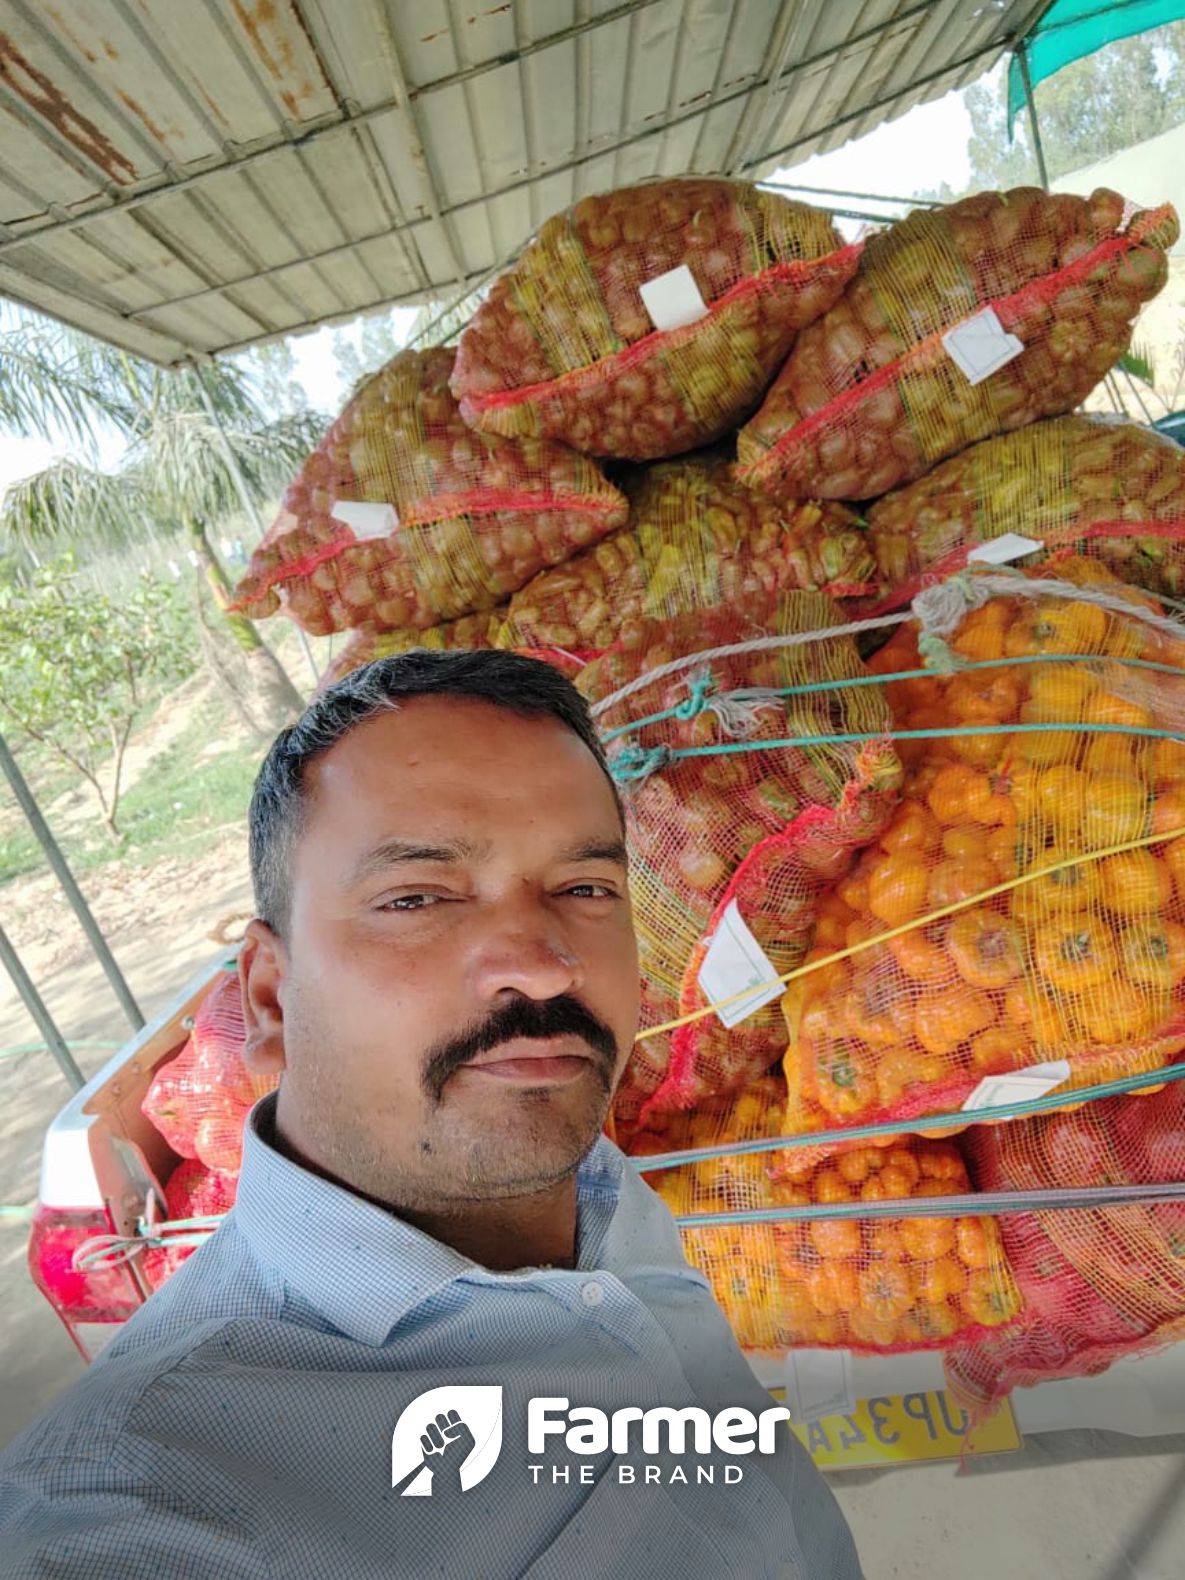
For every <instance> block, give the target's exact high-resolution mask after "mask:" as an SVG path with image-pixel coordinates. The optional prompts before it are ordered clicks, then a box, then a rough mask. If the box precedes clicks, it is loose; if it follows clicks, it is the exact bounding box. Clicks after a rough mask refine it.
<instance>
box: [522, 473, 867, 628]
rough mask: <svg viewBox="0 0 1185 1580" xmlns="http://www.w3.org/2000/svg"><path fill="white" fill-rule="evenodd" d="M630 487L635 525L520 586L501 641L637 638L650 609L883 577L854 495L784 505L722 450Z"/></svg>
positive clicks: (851, 593)
mask: <svg viewBox="0 0 1185 1580" xmlns="http://www.w3.org/2000/svg"><path fill="white" fill-rule="evenodd" d="M625 487H626V491H627V494H628V496H629V501H630V524H629V526H628V527H627V528H625V529H624V530H623V531H621V532H615V533H614V534H613V535H612V536H611V537H608V538H605V539H603V540H602V541H601V542H600V543H599V544H597V545H596V547H595V548H592V549H590V550H588V552H587V553H584V554H580V555H577V557H576V558H575V559H573V560H569V562H568V563H567V564H566V565H561V566H557V567H556V568H555V569H554V570H547V571H542V572H541V573H540V574H539V575H538V576H536V577H535V579H534V580H533V581H531V582H529V583H528V584H527V586H526V587H524V588H523V589H522V591H521V592H518V593H516V594H515V595H514V597H513V598H512V599H511V600H510V608H509V611H508V614H507V618H506V622H505V626H504V628H503V632H502V635H501V637H500V638H499V645H501V646H511V645H513V646H533V647H538V646H541V645H544V644H558V645H559V646H560V647H565V648H569V649H574V650H578V651H582V652H585V651H588V650H589V649H603V648H607V647H610V646H611V645H613V644H614V643H619V644H620V645H621V646H622V647H623V648H626V649H630V648H633V647H636V646H637V645H638V643H639V642H640V641H641V640H642V637H643V634H644V631H645V625H646V622H647V621H649V620H667V619H671V618H673V617H674V616H675V615H682V614H690V613H692V612H693V611H694V610H697V609H711V608H715V607H717V606H718V605H724V606H726V607H728V608H730V609H734V610H735V609H738V608H740V607H742V606H743V605H744V604H745V603H747V602H750V601H752V600H754V599H756V600H758V601H765V600H767V599H768V598H769V597H770V596H772V595H775V594H777V593H781V592H789V591H791V590H792V589H794V588H818V589H821V590H822V591H825V592H829V593H831V595H832V596H833V597H843V598H851V597H857V596H859V595H861V594H863V593H868V592H871V591H872V590H873V588H874V587H875V586H876V585H877V583H876V582H875V581H874V579H873V578H874V574H875V566H874V565H873V561H872V557H871V555H870V554H869V552H868V545H867V542H866V541H865V535H864V531H863V529H862V527H861V525H860V523H859V521H858V519H857V517H855V516H854V515H853V514H852V512H851V511H850V510H848V509H846V507H844V506H843V505H838V504H835V503H832V502H819V501H816V500H796V501H792V502H790V503H787V504H785V505H781V504H776V503H775V502H774V501H773V500H772V499H769V498H767V497H766V496H765V495H763V494H758V493H755V492H754V491H753V490H752V489H748V488H745V487H744V486H743V485H742V484H740V483H738V482H737V481H736V480H735V478H734V477H733V476H732V469H731V467H730V466H729V464H728V462H727V461H725V460H722V459H719V458H717V457H712V456H691V457H688V458H687V459H686V460H683V461H671V462H667V463H665V464H663V465H661V466H654V467H649V468H647V470H646V471H644V472H643V471H638V472H637V473H635V475H634V477H633V478H632V479H631V480H629V481H627V483H626V484H625Z"/></svg>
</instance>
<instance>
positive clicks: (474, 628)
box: [316, 609, 596, 696]
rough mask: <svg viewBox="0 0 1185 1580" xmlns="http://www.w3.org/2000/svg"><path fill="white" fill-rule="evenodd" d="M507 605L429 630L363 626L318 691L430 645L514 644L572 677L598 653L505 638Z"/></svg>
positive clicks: (450, 648) (444, 648)
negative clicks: (370, 666)
mask: <svg viewBox="0 0 1185 1580" xmlns="http://www.w3.org/2000/svg"><path fill="white" fill-rule="evenodd" d="M505 613H506V611H505V609H495V610H493V611H492V612H491V613H490V614H473V615H466V616H464V618H463V619H460V620H449V621H447V622H446V623H445V624H444V625H434V626H430V627H429V628H428V630H427V631H374V630H371V629H369V628H363V629H362V630H360V631H355V632H353V633H352V634H351V636H350V639H349V641H348V642H347V643H346V645H345V646H344V647H343V648H342V650H341V652H340V653H338V655H337V656H336V657H335V658H334V659H333V661H332V662H331V663H330V664H328V665H327V666H326V668H325V670H324V672H323V674H322V676H321V678H320V680H319V681H318V682H317V690H316V695H317V696H320V694H321V693H322V692H323V691H327V690H328V689H329V687H330V686H332V685H333V684H334V683H335V682H337V681H339V680H341V679H343V677H344V676H346V675H348V674H350V673H351V672H352V671H353V670H355V669H361V668H362V666H363V665H364V664H371V663H373V662H374V661H375V660H376V659H379V658H390V657H392V655H394V654H396V653H409V652H411V650H412V649H413V648H427V649H428V650H429V651H430V652H438V653H445V652H448V653H451V652H458V651H460V650H462V649H466V650H470V649H473V648H488V647H504V648H510V647H513V648H514V650H515V651H517V652H520V653H522V654H523V656H524V657H526V658H538V659H542V660H543V661H544V662H545V663H548V664H554V666H555V667H556V668H557V669H558V670H560V671H561V672H562V673H563V674H565V675H567V676H568V678H569V679H571V678H572V677H574V676H575V675H578V674H579V673H580V671H581V669H583V667H584V665H585V664H586V663H587V662H588V661H589V660H590V659H591V658H593V657H595V656H596V655H595V654H593V653H570V652H568V651H566V650H565V649H563V648H559V647H555V646H550V647H544V646H535V647H532V646H527V645H520V644H518V643H511V642H509V641H507V640H505V639H504V629H503V627H504V618H505Z"/></svg>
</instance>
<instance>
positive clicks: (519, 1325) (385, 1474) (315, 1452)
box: [0, 1097, 860, 1580]
mask: <svg viewBox="0 0 1185 1580" xmlns="http://www.w3.org/2000/svg"><path fill="white" fill-rule="evenodd" d="M274 1102H275V1100H274V1097H267V1098H264V1099H262V1100H261V1102H260V1103H259V1104H257V1105H256V1107H255V1109H254V1110H253V1112H252V1115H251V1119H250V1121H249V1123H248V1127H247V1133H246V1138H245V1148H244V1157H243V1172H242V1176H241V1179H240V1184H239V1191H238V1199H237V1201H236V1204H235V1207H234V1209H233V1211H232V1212H231V1213H230V1214H229V1216H228V1217H227V1219H226V1221H225V1223H224V1224H223V1225H222V1227H221V1228H220V1229H219V1230H218V1232H217V1233H216V1234H215V1235H214V1236H213V1237H212V1238H211V1240H210V1241H209V1242H208V1243H207V1244H205V1245H203V1246H202V1247H201V1248H200V1249H199V1250H198V1251H197V1252H196V1253H195V1254H194V1255H193V1256H191V1257H190V1258H189V1260H188V1261H187V1262H186V1263H185V1264H184V1265H183V1266H182V1267H181V1269H180V1270H179V1271H178V1272H177V1273H176V1274H175V1275H174V1276H173V1278H172V1279H170V1281H169V1282H168V1283H167V1284H166V1285H165V1286H164V1287H163V1289H161V1290H160V1291H159V1293H157V1294H155V1295H154V1296H153V1297H152V1299H151V1300H150V1301H149V1302H148V1303H147V1304H146V1305H145V1306H144V1307H143V1309H142V1310H140V1311H139V1312H137V1314H136V1315H135V1317H133V1318H132V1320H131V1321H130V1322H128V1323H127V1324H126V1326H125V1327H124V1328H123V1330H122V1331H121V1332H120V1334H119V1336H118V1337H117V1338H116V1339H115V1340H114V1342H113V1343H112V1344H111V1345H109V1346H108V1348H107V1349H106V1351H105V1352H104V1353H103V1354H102V1355H101V1356H100V1357H99V1358H98V1360H96V1361H95V1363H94V1364H93V1365H92V1366H91V1367H90V1369H89V1370H88V1372H87V1373H86V1375H85V1376H84V1377H83V1378H82V1379H81V1380H80V1381H79V1382H78V1383H77V1384H75V1386H74V1387H72V1388H70V1389H69V1390H68V1391H67V1392H66V1393H65V1394H64V1395H63V1396H62V1398H61V1399H60V1400H59V1401H58V1402H57V1403H56V1404H55V1406H54V1407H53V1408H52V1409H51V1410H50V1411H49V1413H48V1414H47V1415H45V1416H43V1417H42V1418H41V1419H40V1420H38V1421H36V1422H34V1423H33V1425H32V1426H30V1427H28V1428H27V1429H26V1430H25V1431H24V1432H22V1433H21V1434H20V1436H18V1437H17V1438H16V1439H15V1440H14V1441H13V1442H12V1443H11V1444H10V1445H9V1446H8V1448H7V1449H6V1450H5V1452H4V1453H3V1454H2V1455H0V1575H3V1576H4V1577H6V1580H32V1577H33V1576H44V1577H48V1576H53V1577H55V1580H198V1577H200V1580H273V1577H281V1576H282V1577H285V1580H288V1577H300V1580H306V1577H307V1580H348V1577H354V1576H357V1577H359V1580H362V1577H366V1580H369V1577H375V1580H378V1577H383V1580H388V1577H392V1576H396V1577H403V1576H409V1577H411V1576H414V1577H419V1576H435V1577H441V1580H454V1577H456V1580H512V1577H518V1576H530V1577H531V1580H543V1577H554V1580H561V1577H562V1580H583V1577H585V1576H591V1577H601V1576H611V1577H613V1580H618V1577H629V1576H638V1577H639V1580H641V1577H643V1576H645V1577H655V1580H665V1577H667V1576H673V1577H678V1580H698V1577H700V1576H718V1575H720V1576H723V1575H728V1576H738V1577H739V1576H743V1577H745V1580H757V1577H760V1576H773V1575H777V1576H793V1577H796V1580H850V1577H857V1576H858V1575H859V1573H860V1570H859V1565H858V1562H857V1559H856V1555H855V1551H854V1548H853V1545H852V1542H851V1538H850V1536H849V1534H848V1531H847V1527H846V1525H845V1524H844V1521H843V1518H842V1516H841V1514H840V1513H839V1510H838V1508H837V1507H836V1504H835V1501H834V1499H833V1497H832V1495H831V1493H830V1491H829V1489H828V1488H827V1487H826V1486H825V1485H824V1483H823V1481H822V1478H821V1477H820V1476H819V1474H818V1472H817V1471H816V1470H815V1468H814V1466H813V1465H812V1463H811V1461H810V1459H809V1458H808V1457H807V1455H806V1453H805V1451H804V1450H803V1449H802V1448H801V1447H800V1446H799V1444H798V1442H797V1440H796V1439H795V1438H794V1437H793V1435H792V1434H791V1433H790V1432H789V1430H788V1429H787V1428H786V1427H785V1426H784V1425H783V1426H780V1427H779V1428H778V1444H779V1446H778V1449H777V1452H776V1453H775V1454H772V1455H769V1454H767V1455H758V1454H752V1455H750V1456H748V1457H747V1458H733V1457H731V1456H728V1457H727V1462H728V1463H732V1464H734V1465H740V1466H742V1467H743V1479H742V1480H741V1482H740V1483H739V1484H733V1485H724V1484H723V1475H722V1467H723V1465H724V1463H725V1462H726V1456H723V1455H719V1454H715V1453H713V1454H712V1455H711V1456H703V1457H701V1456H697V1455H694V1454H688V1455H685V1456H683V1458H682V1459H681V1460H679V1461H678V1463H679V1464H681V1465H682V1466H684V1467H685V1468H686V1469H687V1478H688V1480H687V1485H683V1484H681V1483H675V1484H671V1483H669V1482H668V1481H667V1480H666V1477H667V1473H668V1472H669V1470H670V1467H671V1465H672V1464H674V1463H675V1461H673V1460H671V1459H670V1458H669V1457H666V1458H663V1457H661V1456H660V1457H659V1459H658V1460H654V1461H652V1462H655V1463H660V1466H661V1469H662V1474H663V1476H664V1481H663V1482H662V1483H659V1484H652V1485H645V1484H643V1483H642V1476H643V1474H644V1471H643V1470H642V1469H641V1468H639V1470H638V1481H637V1482H636V1483H634V1484H632V1485H629V1484H623V1482H622V1480H621V1479H620V1466H621V1464H622V1462H623V1460H627V1459H628V1460H631V1461H632V1462H633V1463H635V1464H637V1465H638V1466H639V1467H640V1466H642V1465H643V1464H644V1463H645V1459H644V1457H643V1456H642V1455H641V1453H640V1451H637V1452H635V1453H634V1454H632V1455H622V1456H618V1455H614V1454H612V1453H610V1452H606V1453H603V1454H601V1455H599V1456H597V1455H594V1456H589V1457H587V1458H583V1459H581V1458H578V1457H577V1456H574V1455H570V1454H569V1453H568V1451H567V1449H566V1448H565V1447H564V1444H563V1442H562V1440H561V1439H556V1438H553V1439H549V1454H548V1455H547V1456H546V1457H545V1458H544V1457H543V1456H540V1455H534V1456H530V1455H528V1453H527V1448H526V1416H527V1401H528V1399H529V1398H530V1397H532V1396H535V1395H547V1396H553V1397H557V1396H558V1397H564V1398H568V1399H570V1400H571V1402H572V1403H573V1405H575V1404H585V1405H596V1406H598V1407H599V1408H601V1409H603V1410H607V1411H612V1410H614V1409H617V1408H620V1407H621V1406H623V1405H634V1406H641V1407H642V1408H650V1407H653V1406H656V1405H667V1406H674V1407H677V1408H681V1407H685V1406H692V1405H699V1406H702V1407H703V1408H705V1409H707V1410H708V1411H709V1413H714V1412H715V1411H716V1410H719V1409H723V1408H725V1407H727V1406H730V1405H732V1406H736V1405H743V1406H746V1407H748V1408H749V1409H751V1410H752V1411H754V1412H755V1413H757V1412H759V1411H761V1410H762V1409H765V1408H768V1407H769V1406H770V1405H771V1403H772V1401H771V1399H770V1397H769V1395H768V1393H766V1392H765V1391H764V1390H763V1389H762V1388H761V1386H760V1385H759V1384H758V1382H757V1381H756V1379H755V1378H754V1376H753V1374H752V1372H751V1371H750V1369H749V1367H748V1365H747V1364H746V1362H745V1360H744V1358H743V1356H742V1355H741V1353H740V1351H739V1349H738V1348H737V1346H736V1344H735V1343H734V1341H733V1339H732V1336H731V1334H730V1332H729V1330H728V1327H727V1324H726V1323H725V1320H724V1318H723V1316H722V1314H721V1312H720V1310H719V1308H718V1307H717V1306H716V1304H715V1302H714V1301H713V1299H712V1297H711V1294H710V1292H709V1289H708V1286H707V1284H706V1282H705V1280H704V1279H703V1277H702V1276H701V1275H700V1274H699V1273H698V1272H695V1271H693V1270H692V1269H691V1268H690V1267H688V1265H687V1263H686V1262H685V1260H684V1258H683V1255H682V1251H681V1249H680V1244H679V1236H678V1231H677V1230H676V1228H675V1226H674V1224H673V1222H672V1220H671V1217H670V1214H669V1213H668V1212H667V1209H666V1207H665V1206H664V1205H663V1203H662V1202H661V1201H660V1200H659V1199H658V1197H657V1196H656V1195H655V1194H654V1193H653V1192H652V1191H650V1190H649V1189H648V1188H647V1187H646V1186H645V1185H644V1184H643V1183H642V1181H641V1180H639V1179H638V1178H637V1176H636V1174H635V1173H634V1171H633V1169H632V1168H631V1167H629V1166H627V1165H626V1164H625V1160H624V1159H623V1157H622V1154H621V1153H620V1152H619V1151H618V1149H617V1148H616V1147H615V1146H613V1145H612V1144H611V1143H610V1142H608V1141H606V1140H604V1139H602V1140H600V1141H599V1142H598V1143H597V1145H596V1146H595V1147H594V1149H593V1150H592V1152H591V1153H590V1154H589V1155H588V1157H587V1158H586V1159H585V1161H584V1163H583V1164H582V1165H581V1168H580V1171H579V1175H578V1180H577V1184H578V1204H579V1205H578V1256H577V1266H576V1268H575V1269H572V1270H557V1269H550V1268H527V1269H524V1270H522V1271H520V1272H514V1273H492V1272H488V1271H487V1270H486V1269H484V1268H481V1267H479V1266H477V1265H476V1264H475V1263H473V1262H471V1261H469V1260H468V1259H467V1258H466V1257H463V1256H461V1255H460V1254H459V1253H457V1252H456V1251H453V1250H450V1249H449V1247H447V1246H445V1245H441V1244H439V1243H438V1242H437V1241H435V1240H432V1239H430V1238H429V1237H428V1236H426V1235H424V1234H422V1233H420V1232H419V1231H418V1230H416V1229H413V1228H411V1227H410V1226H409V1225H408V1224H405V1223H403V1222H401V1221H400V1220H399V1219H398V1218H396V1217H394V1216H393V1215H392V1214H390V1213H388V1212H384V1211H382V1210H381V1209H380V1208H378V1207H375V1206H372V1205H370V1204H369V1203H367V1202H365V1201H363V1200H361V1199H360V1198H359V1197H357V1196H355V1195H353V1194H351V1193H350V1192H349V1191H347V1190H344V1189H342V1188H341V1187H339V1186H336V1185H333V1184H331V1183H329V1182H328V1181H326V1180H324V1179H321V1178H319V1177H318V1176H316V1175H314V1174H311V1173H309V1172H308V1171H307V1170H305V1169H302V1168H300V1167H298V1166H297V1165H296V1164H294V1163H293V1162H291V1161H290V1160H289V1159H287V1158H285V1157H284V1156H283V1155H282V1154H281V1153H279V1152H278V1151H276V1150H275V1148H274V1147H273V1146H271V1145H270V1144H269V1142H268V1140H267V1139H265V1138H266V1137H267V1136H269V1135H270V1134H271V1126H272V1123H273V1118H274ZM453 1383H465V1384H486V1385H489V1384H500V1385H502V1388H503V1449H502V1453H501V1455H500V1457H499V1459H498V1461H497V1463H496V1464H495V1465H494V1468H493V1470H492V1471H491V1473H490V1474H489V1476H488V1477H487V1478H486V1479H485V1480H483V1481H481V1482H480V1483H479V1484H477V1485H475V1486H473V1487H471V1488H470V1489H469V1490H468V1491H466V1492H463V1493H461V1494H460V1495H459V1496H458V1497H455V1498H454V1499H453V1500H452V1501H448V1500H446V1499H444V1498H441V1497H435V1496H406V1497H405V1496H401V1495H400V1494H399V1493H398V1492H397V1491H395V1490H394V1489H393V1488H392V1447H391V1445H392V1432H393V1429H394V1426H395V1423H396V1421H397V1420H398V1418H399V1416H400V1413H401V1412H402V1410H403V1409H404V1407H405V1406H407V1405H408V1404H410V1403H411V1402H412V1401H413V1400H414V1399H416V1398H417V1396H418V1395H420V1394H421V1393H424V1392H425V1391H427V1390H428V1389H432V1388H437V1387H440V1386H442V1385H444V1384H453ZM528 1461H530V1462H531V1463H538V1462H543V1463H544V1464H545V1469H546V1470H547V1472H548V1474H549V1473H550V1466H551V1464H553V1463H556V1464H567V1465H570V1466H572V1467H574V1468H573V1470H572V1474H571V1481H570V1482H569V1483H568V1484H566V1485H565V1484H564V1483H563V1482H560V1483H559V1484H548V1477H547V1476H541V1477H540V1479H539V1481H538V1482H537V1483H535V1482H533V1481H532V1477H531V1476H530V1474H528V1473H527V1468H526V1467H527V1464H528ZM580 1463H585V1464H588V1465H591V1466H592V1467H593V1471H592V1475H593V1484H592V1485H591V1486H589V1485H581V1484H580V1483H579V1479H578V1478H579V1469H578V1468H576V1467H578V1466H579V1464H580ZM697 1464H703V1465H707V1464H715V1465H716V1466H717V1467H718V1468H717V1479H716V1482H715V1483H714V1484H711V1485H708V1484H703V1483H701V1484H699V1485H697V1484H696V1475H695V1468H694V1467H695V1466H696V1465H697Z"/></svg>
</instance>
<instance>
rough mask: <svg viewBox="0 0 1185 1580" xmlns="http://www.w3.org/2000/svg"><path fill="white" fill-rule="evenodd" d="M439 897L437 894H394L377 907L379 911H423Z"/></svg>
mask: <svg viewBox="0 0 1185 1580" xmlns="http://www.w3.org/2000/svg"><path fill="white" fill-rule="evenodd" d="M439 899H440V896H439V895H438V894H396V895H395V896H394V897H393V898H392V899H389V900H384V901H383V902H382V904H381V905H380V906H378V909H379V910H380V911H423V910H426V909H427V908H428V907H429V906H430V905H435V904H436V903H437V902H438V901H439Z"/></svg>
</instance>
